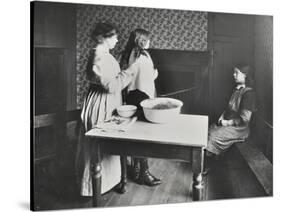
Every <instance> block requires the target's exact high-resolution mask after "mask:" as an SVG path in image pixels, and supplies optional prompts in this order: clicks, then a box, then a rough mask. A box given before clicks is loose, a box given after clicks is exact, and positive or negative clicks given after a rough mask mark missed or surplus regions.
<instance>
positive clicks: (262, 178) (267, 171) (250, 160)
mask: <svg viewBox="0 0 281 212" xmlns="http://www.w3.org/2000/svg"><path fill="white" fill-rule="evenodd" d="M269 127H270V128H271V130H272V128H273V127H272V126H269ZM251 139H253V138H248V139H247V140H246V141H245V142H242V143H236V144H235V145H234V147H235V148H236V149H237V150H238V152H239V153H240V155H241V156H242V158H243V159H244V160H245V162H246V163H247V165H248V166H249V168H250V169H251V171H252V172H253V173H254V175H255V176H256V178H257V180H258V182H259V183H260V185H261V186H262V188H263V189H264V191H265V193H266V194H267V195H268V196H272V195H273V165H272V163H271V162H270V161H269V160H268V158H267V157H266V156H265V155H264V154H263V153H262V152H261V150H259V149H258V148H257V147H256V146H255V145H254V144H252V143H253V142H252V140H251ZM269 142H271V141H269Z"/></svg>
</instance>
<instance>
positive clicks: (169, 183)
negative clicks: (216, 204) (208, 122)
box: [35, 152, 265, 210]
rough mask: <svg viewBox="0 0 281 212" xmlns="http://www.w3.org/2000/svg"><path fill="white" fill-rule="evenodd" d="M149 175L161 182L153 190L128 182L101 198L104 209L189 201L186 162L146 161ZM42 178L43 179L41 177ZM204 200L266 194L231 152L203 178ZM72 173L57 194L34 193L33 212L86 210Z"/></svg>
mask: <svg viewBox="0 0 281 212" xmlns="http://www.w3.org/2000/svg"><path fill="white" fill-rule="evenodd" d="M149 165H150V172H151V173H152V174H154V175H155V176H156V177H159V178H161V180H162V181H163V183H162V184H161V185H159V186H156V187H148V186H144V185H138V184H136V183H135V182H132V181H131V180H130V179H129V180H128V184H127V192H126V193H125V194H122V195H120V194H118V193H116V192H114V191H110V192H108V193H106V194H104V195H103V197H102V198H103V201H102V206H103V207H116V206H134V205H155V204H166V203H182V202H192V173H191V166H190V164H188V163H184V162H178V161H173V160H163V159H149ZM42 177H43V176H42ZM204 180H205V188H206V189H205V194H206V200H219V199H230V198H249V197H260V196H264V195H265V193H264V191H263V189H262V188H261V186H260V185H259V183H258V182H257V180H256V179H255V176H254V175H253V174H252V173H251V171H250V169H249V168H248V167H247V166H246V165H245V164H244V163H243V161H242V160H240V159H239V157H237V155H235V154H234V153H231V152H230V153H228V154H227V155H226V156H224V158H223V159H221V160H219V161H216V162H215V164H214V166H213V168H212V169H211V171H210V173H209V174H208V175H207V176H205V177H204ZM74 185H75V179H74V177H73V170H69V174H68V175H67V174H64V177H63V181H62V183H61V185H60V189H59V191H58V192H53V191H52V190H50V189H49V190H48V189H41V190H40V192H38V193H36V207H35V209H36V210H48V209H70V208H89V207H91V203H92V202H91V198H87V197H80V196H79V195H78V194H79V192H78V190H77V188H76V189H75V186H74Z"/></svg>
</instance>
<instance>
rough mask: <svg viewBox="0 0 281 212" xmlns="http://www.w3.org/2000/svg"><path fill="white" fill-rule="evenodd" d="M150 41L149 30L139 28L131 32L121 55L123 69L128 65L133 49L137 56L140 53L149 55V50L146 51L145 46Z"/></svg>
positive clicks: (136, 56)
mask: <svg viewBox="0 0 281 212" xmlns="http://www.w3.org/2000/svg"><path fill="white" fill-rule="evenodd" d="M148 41H149V32H148V31H147V30H145V29H140V28H138V29H135V30H134V31H132V32H131V34H130V37H129V39H128V42H127V44H126V47H125V50H124V51H123V53H122V56H121V61H120V66H121V68H122V69H125V68H126V67H127V66H128V63H129V58H130V55H131V53H132V51H133V50H134V53H135V55H134V56H135V58H138V57H139V56H140V55H145V56H147V54H148V52H147V51H145V49H144V48H145V46H146V44H147V42H148Z"/></svg>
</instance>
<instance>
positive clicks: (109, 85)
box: [93, 59, 133, 93]
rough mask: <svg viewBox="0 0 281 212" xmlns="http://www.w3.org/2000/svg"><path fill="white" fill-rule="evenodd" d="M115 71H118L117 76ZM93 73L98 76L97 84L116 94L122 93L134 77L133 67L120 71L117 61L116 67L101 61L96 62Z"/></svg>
mask: <svg viewBox="0 0 281 212" xmlns="http://www.w3.org/2000/svg"><path fill="white" fill-rule="evenodd" d="M113 64H115V63H113ZM114 69H117V72H118V74H117V75H116V74H114V72H112V70H114ZM93 72H94V74H95V76H96V77H95V78H96V80H95V83H97V84H100V85H101V86H102V87H103V88H104V89H105V90H107V91H108V92H109V93H115V92H121V91H122V89H124V88H125V87H126V86H127V85H128V84H129V83H130V81H131V80H132V77H133V66H131V67H129V68H128V69H127V70H123V71H120V67H119V64H118V63H117V61H116V64H115V65H112V63H110V62H108V61H106V60H104V59H100V60H99V61H95V64H94V65H93ZM115 73H116V72H115Z"/></svg>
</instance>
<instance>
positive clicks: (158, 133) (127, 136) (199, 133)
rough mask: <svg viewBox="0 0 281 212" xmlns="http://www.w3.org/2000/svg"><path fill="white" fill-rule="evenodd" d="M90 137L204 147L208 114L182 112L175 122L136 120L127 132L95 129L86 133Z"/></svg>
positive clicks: (206, 136)
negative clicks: (156, 122)
mask: <svg viewBox="0 0 281 212" xmlns="http://www.w3.org/2000/svg"><path fill="white" fill-rule="evenodd" d="M85 135H86V136H89V137H102V138H116V139H120V140H122V139H124V140H132V142H138V141H142V142H143V141H146V142H150V143H158V144H175V145H183V146H196V147H198V146H199V147H204V146H206V145H207V139H208V116H201V115H186V114H180V115H179V116H178V117H177V118H176V119H175V120H174V121H173V122H171V123H166V124H154V123H150V122H146V121H136V122H135V123H134V124H133V125H132V126H131V127H130V128H129V129H128V130H127V131H126V132H119V131H112V132H101V131H97V130H95V129H91V130H89V131H88V132H87V133H86V134H85Z"/></svg>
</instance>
